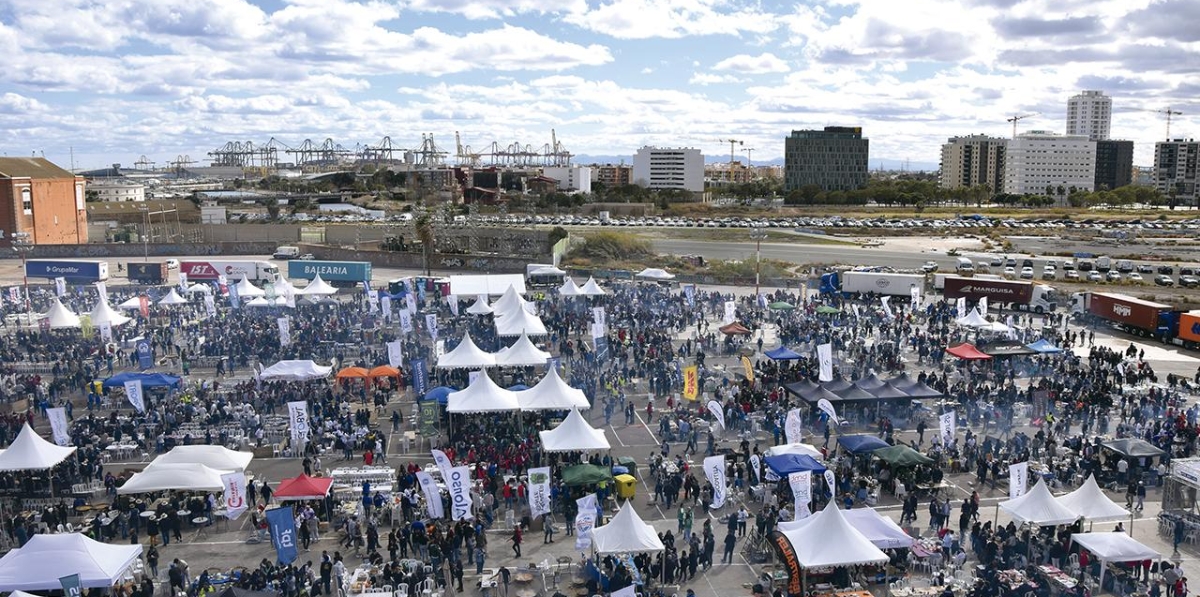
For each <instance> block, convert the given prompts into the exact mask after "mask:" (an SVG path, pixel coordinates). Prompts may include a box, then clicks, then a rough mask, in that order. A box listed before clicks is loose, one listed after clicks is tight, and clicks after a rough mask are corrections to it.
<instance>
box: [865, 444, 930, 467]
mask: <svg viewBox="0 0 1200 597" xmlns="http://www.w3.org/2000/svg"><path fill="white" fill-rule="evenodd" d="M871 453H872V454H874V455H875V456H878V457H879V459H880V460H882V461H884V462H886V463H888V464H890V465H892V466H912V465H914V464H933V459H932V458H930V457H928V456H926V455H924V454H922V453H920V452H918V451H916V450H914V449H912V448H910V447H908V446H906V445H904V444H900V445H898V446H891V447H887V448H880V449H878V450H875V451H874V452H871Z"/></svg>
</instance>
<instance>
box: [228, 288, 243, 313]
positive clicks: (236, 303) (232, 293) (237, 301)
mask: <svg viewBox="0 0 1200 597" xmlns="http://www.w3.org/2000/svg"><path fill="white" fill-rule="evenodd" d="M229 306H230V307H232V308H234V309H237V308H239V307H241V306H242V301H241V297H239V296H238V289H237V284H230V285H229Z"/></svg>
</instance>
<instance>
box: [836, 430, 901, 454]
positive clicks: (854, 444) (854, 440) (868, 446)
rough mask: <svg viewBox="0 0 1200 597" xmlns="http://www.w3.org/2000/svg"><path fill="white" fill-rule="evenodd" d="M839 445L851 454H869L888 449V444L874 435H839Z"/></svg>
mask: <svg viewBox="0 0 1200 597" xmlns="http://www.w3.org/2000/svg"><path fill="white" fill-rule="evenodd" d="M837 441H838V445H840V446H842V448H843V449H844V450H846V451H847V452H849V453H851V454H869V453H871V452H874V451H875V450H880V449H883V448H887V447H889V446H888V443H887V442H885V441H883V440H881V439H879V438H878V437H875V436H874V435H866V434H863V435H839V436H838V438H837Z"/></svg>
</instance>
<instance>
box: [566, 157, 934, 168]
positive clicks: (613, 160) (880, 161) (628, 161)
mask: <svg viewBox="0 0 1200 597" xmlns="http://www.w3.org/2000/svg"><path fill="white" fill-rule="evenodd" d="M571 161H572V162H574V163H576V164H620V163H624V164H625V165H627V166H632V165H633V155H632V154H630V155H587V154H581V155H575V156H571ZM704 161H705V162H706V163H709V164H719V163H724V162H726V161H727V158H725V159H722V157H721V156H719V155H706V156H704ZM753 163H754V165H755V166H782V165H783V158H781V157H780V158H774V159H770V160H762V161H760V160H754V162H753ZM870 166H871V169H872V170H910V171H914V172H919V171H925V172H936V171H937V170H938V164H937V163H936V162H917V161H910V162H908V163H907V164H906V163H905V161H904V160H895V159H891V158H876V157H873V158H871V163H870Z"/></svg>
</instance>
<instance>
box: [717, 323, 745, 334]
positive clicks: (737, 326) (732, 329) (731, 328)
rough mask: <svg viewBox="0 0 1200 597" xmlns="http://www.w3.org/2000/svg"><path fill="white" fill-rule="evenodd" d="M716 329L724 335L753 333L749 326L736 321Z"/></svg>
mask: <svg viewBox="0 0 1200 597" xmlns="http://www.w3.org/2000/svg"><path fill="white" fill-rule="evenodd" d="M717 331H719V332H721V333H722V334H725V335H726V336H749V335H750V334H752V333H753V332H751V331H750V328H748V327H746V326H744V325H742V324H741V323H740V322H737V321H735V322H733V323H729V324H726V325H723V326H721V327H719V328H717Z"/></svg>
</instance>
